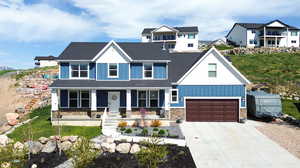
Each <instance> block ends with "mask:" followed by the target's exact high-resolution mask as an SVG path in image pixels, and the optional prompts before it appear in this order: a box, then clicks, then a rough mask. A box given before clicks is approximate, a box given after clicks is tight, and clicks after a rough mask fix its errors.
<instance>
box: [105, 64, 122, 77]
mask: <svg viewBox="0 0 300 168" xmlns="http://www.w3.org/2000/svg"><path fill="white" fill-rule="evenodd" d="M110 65H117V76H111V75H110V73H109V72H110V68H109V66H110ZM107 78H119V64H118V63H107Z"/></svg>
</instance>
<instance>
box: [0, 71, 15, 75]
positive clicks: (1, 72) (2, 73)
mask: <svg viewBox="0 0 300 168" xmlns="http://www.w3.org/2000/svg"><path fill="white" fill-rule="evenodd" d="M12 71H14V70H1V71H0V76H2V75H4V74H6V73H8V72H12Z"/></svg>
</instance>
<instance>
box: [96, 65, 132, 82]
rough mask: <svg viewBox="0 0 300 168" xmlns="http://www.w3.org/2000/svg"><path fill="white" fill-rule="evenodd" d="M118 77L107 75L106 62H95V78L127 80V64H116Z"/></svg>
mask: <svg viewBox="0 0 300 168" xmlns="http://www.w3.org/2000/svg"><path fill="white" fill-rule="evenodd" d="M118 73H119V74H118V78H109V77H108V64H106V63H97V80H129V64H127V63H119V64H118Z"/></svg>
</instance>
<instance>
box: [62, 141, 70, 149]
mask: <svg viewBox="0 0 300 168" xmlns="http://www.w3.org/2000/svg"><path fill="white" fill-rule="evenodd" d="M71 147H72V143H71V142H70V141H64V142H63V143H61V144H60V149H61V150H63V151H66V150H69V149H70V148H71Z"/></svg>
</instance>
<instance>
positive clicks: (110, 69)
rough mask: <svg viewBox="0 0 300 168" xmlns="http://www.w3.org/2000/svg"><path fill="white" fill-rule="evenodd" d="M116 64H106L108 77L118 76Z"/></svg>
mask: <svg viewBox="0 0 300 168" xmlns="http://www.w3.org/2000/svg"><path fill="white" fill-rule="evenodd" d="M118 66H119V65H118V64H108V77H109V78H118V76H119V73H118Z"/></svg>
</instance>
